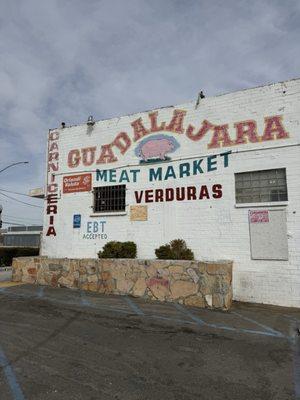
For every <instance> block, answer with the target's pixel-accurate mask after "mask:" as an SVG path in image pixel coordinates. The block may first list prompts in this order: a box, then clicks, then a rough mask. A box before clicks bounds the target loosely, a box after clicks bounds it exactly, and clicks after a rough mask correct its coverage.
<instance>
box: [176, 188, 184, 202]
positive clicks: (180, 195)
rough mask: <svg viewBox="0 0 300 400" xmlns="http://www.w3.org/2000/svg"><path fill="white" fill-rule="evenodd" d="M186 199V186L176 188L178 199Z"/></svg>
mask: <svg viewBox="0 0 300 400" xmlns="http://www.w3.org/2000/svg"><path fill="white" fill-rule="evenodd" d="M184 199H185V188H184V187H180V188H176V200H177V201H183V200H184Z"/></svg>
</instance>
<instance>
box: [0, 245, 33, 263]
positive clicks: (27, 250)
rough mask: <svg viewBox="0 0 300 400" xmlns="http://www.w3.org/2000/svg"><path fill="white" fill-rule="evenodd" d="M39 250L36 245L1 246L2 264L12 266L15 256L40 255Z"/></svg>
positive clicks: (0, 260)
mask: <svg viewBox="0 0 300 400" xmlns="http://www.w3.org/2000/svg"><path fill="white" fill-rule="evenodd" d="M39 252H40V249H39V248H35V247H0V266H1V267H8V266H10V265H11V264H12V259H13V258H14V257H26V256H38V255H39Z"/></svg>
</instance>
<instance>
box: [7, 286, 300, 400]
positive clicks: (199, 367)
mask: <svg viewBox="0 0 300 400" xmlns="http://www.w3.org/2000/svg"><path fill="white" fill-rule="evenodd" d="M299 327H300V312H299V310H295V309H285V308H277V307H264V306H258V305H256V306H255V305H246V304H240V303H236V304H234V306H233V309H232V310H231V312H228V313H224V312H217V311H209V310H200V309H195V308H185V307H182V306H180V305H175V304H172V303H168V304H166V303H164V304H162V303H153V302H152V303H150V302H145V301H143V300H142V299H133V298H129V297H125V296H124V297H123V296H119V297H117V296H102V295H98V294H92V293H87V292H80V291H75V290H69V289H52V288H48V287H38V286H32V285H19V286H9V285H8V284H7V285H6V287H4V286H2V287H1V285H0V367H1V372H0V399H1V400H6V399H7V400H8V399H9V400H11V399H13V400H23V399H27V400H36V399H43V400H48V399H55V400H59V399H72V400H77V399H103V400H105V399H122V400H124V399H125V400H135V399H136V400H144V399H155V400H156V399H164V400H169V399H170V400H171V399H174V400H177V399H178V400H179V399H180V400H182V399H183V400H184V399H204V400H206V399H207V400H208V399H209V400H214V399H222V400H224V399H230V400H233V399H242V400H247V399H249V400H250V399H251V400H254V399H262V400H268V399H270V400H271V399H272V400H274V399H278V400H285V399H300V344H299V339H298V338H299V337H300V336H298V333H297V328H299Z"/></svg>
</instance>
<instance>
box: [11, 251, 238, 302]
mask: <svg viewBox="0 0 300 400" xmlns="http://www.w3.org/2000/svg"><path fill="white" fill-rule="evenodd" d="M12 267H13V281H21V282H24V283H35V284H40V285H49V286H53V287H68V288H77V289H82V290H90V291H94V292H99V293H105V294H119V295H132V296H135V297H143V298H146V299H150V300H160V301H175V302H178V303H181V304H186V305H189V306H195V307H209V308H219V309H224V310H227V309H229V308H230V306H231V301H232V262H231V261H220V262H200V261H174V260H170V261H169V260H138V259H134V260H131V259H67V258H55V259H54V258H47V257H20V258H15V259H14V260H13V264H12Z"/></svg>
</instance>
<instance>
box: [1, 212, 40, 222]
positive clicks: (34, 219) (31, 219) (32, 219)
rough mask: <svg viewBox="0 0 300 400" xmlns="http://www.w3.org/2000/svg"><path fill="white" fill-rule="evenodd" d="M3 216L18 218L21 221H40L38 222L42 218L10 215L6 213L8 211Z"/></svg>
mask: <svg viewBox="0 0 300 400" xmlns="http://www.w3.org/2000/svg"><path fill="white" fill-rule="evenodd" d="M3 217H4V218H6V217H7V218H10V219H16V220H20V221H22V220H26V221H38V222H39V221H41V218H29V217H26V218H23V217H14V216H13V215H8V214H6V213H4V215H3Z"/></svg>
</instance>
